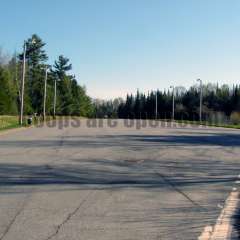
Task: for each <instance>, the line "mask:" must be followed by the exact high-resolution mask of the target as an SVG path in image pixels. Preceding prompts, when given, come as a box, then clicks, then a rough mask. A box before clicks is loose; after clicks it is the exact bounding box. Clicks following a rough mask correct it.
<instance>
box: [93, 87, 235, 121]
mask: <svg viewBox="0 0 240 240" xmlns="http://www.w3.org/2000/svg"><path fill="white" fill-rule="evenodd" d="M175 90H176V92H175V119H178V120H194V121H196V120H199V99H200V96H199V95H200V94H199V88H198V87H196V86H193V87H191V88H189V89H188V90H186V89H184V88H183V87H177V88H175ZM156 94H157V108H158V118H160V119H170V118H171V116H172V92H169V91H167V92H166V91H163V92H162V91H157V92H153V91H151V92H150V93H148V94H147V96H146V95H145V94H144V93H140V92H139V91H137V93H136V95H133V94H127V97H126V100H125V101H122V102H120V103H119V105H118V107H117V109H116V108H113V107H112V101H103V102H102V103H99V104H95V113H96V115H97V116H98V117H105V116H108V117H113V116H116V112H117V117H119V118H137V119H139V118H141V119H154V118H155V117H156ZM236 111H238V112H240V86H233V87H232V88H230V87H229V86H227V85H223V86H222V87H219V86H216V85H211V84H208V85H206V86H203V120H208V121H212V119H215V121H218V122H227V121H229V120H230V115H231V113H233V112H236ZM231 118H232V119H233V118H234V122H236V114H233V115H232V117H231Z"/></svg>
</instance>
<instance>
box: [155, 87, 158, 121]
mask: <svg viewBox="0 0 240 240" xmlns="http://www.w3.org/2000/svg"><path fill="white" fill-rule="evenodd" d="M155 116H156V119H157V118H158V91H156V106H155Z"/></svg>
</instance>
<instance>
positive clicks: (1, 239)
mask: <svg viewBox="0 0 240 240" xmlns="http://www.w3.org/2000/svg"><path fill="white" fill-rule="evenodd" d="M27 200H28V198H26V199H25V200H24V202H23V204H22V206H21V207H20V209H19V210H18V211H17V213H16V214H15V216H14V217H13V219H12V221H11V222H10V223H9V224H8V226H7V227H6V229H5V231H4V232H3V234H2V236H1V237H0V240H3V239H4V238H5V236H6V235H7V234H8V233H9V231H10V229H11V228H12V226H13V224H14V223H15V222H16V220H17V218H18V217H19V215H20V214H21V213H22V211H23V210H24V208H25V206H26V203H27Z"/></svg>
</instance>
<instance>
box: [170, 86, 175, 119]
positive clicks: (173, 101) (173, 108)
mask: <svg viewBox="0 0 240 240" xmlns="http://www.w3.org/2000/svg"><path fill="white" fill-rule="evenodd" d="M170 88H172V90H173V91H172V120H173V121H174V119H175V87H174V86H170Z"/></svg>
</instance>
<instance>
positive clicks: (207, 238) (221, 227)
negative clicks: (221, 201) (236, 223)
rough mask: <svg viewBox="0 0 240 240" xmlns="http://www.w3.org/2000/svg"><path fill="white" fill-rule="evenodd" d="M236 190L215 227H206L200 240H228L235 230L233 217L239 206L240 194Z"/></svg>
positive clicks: (230, 196)
mask: <svg viewBox="0 0 240 240" xmlns="http://www.w3.org/2000/svg"><path fill="white" fill-rule="evenodd" d="M236 190H237V189H236V188H234V189H233V191H232V192H231V194H230V195H229V197H228V198H227V200H226V202H225V205H224V208H223V209H222V212H221V214H220V216H219V217H218V219H217V222H216V224H215V226H214V227H212V226H206V227H205V229H204V231H203V232H202V234H201V236H200V237H198V240H217V239H218V240H227V239H230V237H231V233H232V230H233V216H234V213H235V212H236V211H237V208H238V205H239V202H240V201H239V196H240V193H239V192H238V191H236Z"/></svg>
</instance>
